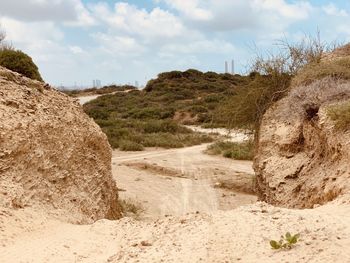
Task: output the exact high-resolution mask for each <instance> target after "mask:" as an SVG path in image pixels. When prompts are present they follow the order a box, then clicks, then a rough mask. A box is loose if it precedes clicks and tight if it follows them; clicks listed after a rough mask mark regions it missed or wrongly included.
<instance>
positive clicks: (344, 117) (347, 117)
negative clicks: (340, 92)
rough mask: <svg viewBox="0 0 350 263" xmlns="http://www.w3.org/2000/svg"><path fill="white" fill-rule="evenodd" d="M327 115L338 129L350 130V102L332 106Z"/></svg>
mask: <svg viewBox="0 0 350 263" xmlns="http://www.w3.org/2000/svg"><path fill="white" fill-rule="evenodd" d="M327 113H328V115H329V116H330V118H331V119H332V120H333V121H334V122H335V127H336V128H337V129H339V130H350V101H346V102H343V103H340V104H338V105H334V106H330V107H329V108H328V112H327Z"/></svg>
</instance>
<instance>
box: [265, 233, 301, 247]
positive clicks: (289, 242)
mask: <svg viewBox="0 0 350 263" xmlns="http://www.w3.org/2000/svg"><path fill="white" fill-rule="evenodd" d="M299 237H300V235H299V234H295V235H291V233H289V232H287V233H286V234H285V236H283V235H282V236H281V239H280V240H279V241H276V240H271V241H270V245H271V247H272V248H273V249H291V248H292V247H293V245H295V244H296V243H297V242H298V239H299Z"/></svg>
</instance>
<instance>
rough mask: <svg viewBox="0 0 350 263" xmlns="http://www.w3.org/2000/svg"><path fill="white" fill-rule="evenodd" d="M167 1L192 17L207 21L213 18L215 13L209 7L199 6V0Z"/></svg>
mask: <svg viewBox="0 0 350 263" xmlns="http://www.w3.org/2000/svg"><path fill="white" fill-rule="evenodd" d="M165 2H166V3H167V4H168V5H169V6H171V7H172V8H175V9H177V10H178V11H180V12H181V13H182V14H184V15H185V16H186V17H188V18H190V19H193V20H199V21H207V20H211V19H212V18H213V14H212V12H211V11H210V10H209V9H206V8H201V7H199V4H200V1H199V0H186V1H183V0H165ZM202 2H204V1H202Z"/></svg>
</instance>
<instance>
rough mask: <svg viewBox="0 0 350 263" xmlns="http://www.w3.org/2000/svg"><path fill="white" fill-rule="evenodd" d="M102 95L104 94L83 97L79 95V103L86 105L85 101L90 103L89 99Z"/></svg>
mask: <svg viewBox="0 0 350 263" xmlns="http://www.w3.org/2000/svg"><path fill="white" fill-rule="evenodd" d="M100 96H102V95H92V96H83V97H78V99H79V103H80V104H81V105H84V104H85V103H88V102H89V101H92V100H94V99H97V98H98V97H100Z"/></svg>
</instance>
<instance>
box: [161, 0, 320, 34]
mask: <svg viewBox="0 0 350 263" xmlns="http://www.w3.org/2000/svg"><path fill="white" fill-rule="evenodd" d="M159 1H163V2H165V3H166V4H167V5H168V6H170V7H172V8H175V9H176V10H178V12H179V13H180V15H182V16H183V17H185V19H186V21H187V22H188V24H190V25H192V26H196V27H197V28H200V29H201V30H207V31H210V30H211V31H233V30H242V29H243V30H246V29H256V28H264V27H270V28H271V27H272V29H274V28H286V27H287V26H288V25H290V24H291V23H293V22H295V21H298V20H302V19H307V18H308V17H309V15H310V13H311V11H312V9H313V8H312V6H311V4H310V3H308V2H306V1H295V2H294V3H288V2H286V1H285V0H245V1H228V0H201V1H199V0H187V1H182V0H159ZM196 13H198V14H202V15H196ZM271 22H273V23H271ZM276 22H277V24H276Z"/></svg>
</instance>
